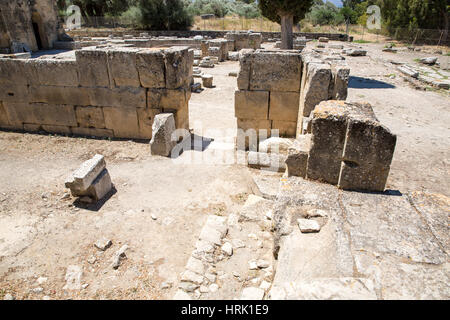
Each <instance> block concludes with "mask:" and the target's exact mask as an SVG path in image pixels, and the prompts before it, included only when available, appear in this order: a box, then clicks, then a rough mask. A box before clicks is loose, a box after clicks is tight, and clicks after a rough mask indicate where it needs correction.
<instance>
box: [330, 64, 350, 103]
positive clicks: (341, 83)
mask: <svg viewBox="0 0 450 320" xmlns="http://www.w3.org/2000/svg"><path fill="white" fill-rule="evenodd" d="M332 74H333V91H332V95H331V97H332V99H334V100H346V99H347V94H348V81H349V78H350V68H349V67H348V66H347V65H337V66H333V67H332Z"/></svg>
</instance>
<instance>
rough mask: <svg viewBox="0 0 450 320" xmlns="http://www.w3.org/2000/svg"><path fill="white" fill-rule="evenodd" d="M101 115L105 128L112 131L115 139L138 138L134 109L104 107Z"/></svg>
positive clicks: (137, 125)
mask: <svg viewBox="0 0 450 320" xmlns="http://www.w3.org/2000/svg"><path fill="white" fill-rule="evenodd" d="M103 115H104V117H105V125H106V128H107V129H111V130H113V131H114V136H115V137H117V138H137V139H139V138H140V136H139V124H138V118H137V112H136V109H133V108H115V107H104V108H103Z"/></svg>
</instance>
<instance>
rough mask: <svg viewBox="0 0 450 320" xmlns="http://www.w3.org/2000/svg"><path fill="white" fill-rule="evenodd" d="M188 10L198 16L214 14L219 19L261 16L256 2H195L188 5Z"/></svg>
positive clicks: (215, 0)
mask: <svg viewBox="0 0 450 320" xmlns="http://www.w3.org/2000/svg"><path fill="white" fill-rule="evenodd" d="M188 10H189V12H191V13H192V14H193V15H196V16H200V15H202V14H214V15H215V16H216V17H219V18H222V17H224V16H226V15H229V14H237V15H239V16H241V17H246V18H256V17H259V16H260V15H261V14H260V12H259V9H258V4H257V3H256V1H254V0H236V1H234V0H193V1H191V3H190V4H189V5H188Z"/></svg>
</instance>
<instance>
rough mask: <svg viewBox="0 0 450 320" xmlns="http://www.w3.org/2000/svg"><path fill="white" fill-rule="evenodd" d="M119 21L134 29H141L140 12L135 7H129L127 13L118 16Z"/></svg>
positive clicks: (141, 18)
mask: <svg viewBox="0 0 450 320" xmlns="http://www.w3.org/2000/svg"><path fill="white" fill-rule="evenodd" d="M120 20H121V21H123V22H124V23H125V24H127V25H130V26H132V27H134V28H141V27H142V25H141V22H142V20H143V16H142V11H141V9H140V8H139V7H137V6H132V7H129V8H128V10H127V11H125V12H123V13H122V14H121V15H120Z"/></svg>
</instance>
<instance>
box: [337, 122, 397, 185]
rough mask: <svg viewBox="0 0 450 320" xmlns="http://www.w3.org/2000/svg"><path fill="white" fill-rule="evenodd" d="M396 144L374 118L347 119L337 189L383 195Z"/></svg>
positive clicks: (394, 137) (392, 135) (395, 139)
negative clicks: (366, 191) (378, 192)
mask: <svg viewBox="0 0 450 320" xmlns="http://www.w3.org/2000/svg"><path fill="white" fill-rule="evenodd" d="M396 141H397V137H396V136H395V135H394V134H392V133H391V132H390V131H389V129H387V128H386V127H384V126H383V125H381V124H380V123H379V122H377V121H374V117H370V118H366V119H350V120H349V122H348V128H347V134H346V144H345V149H344V154H343V162H342V168H341V174H340V177H339V184H338V187H339V188H342V189H352V190H369V191H380V192H383V191H384V189H385V186H386V181H387V178H388V176H389V170H390V166H391V162H392V157H393V155H394V150H395V145H396Z"/></svg>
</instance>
